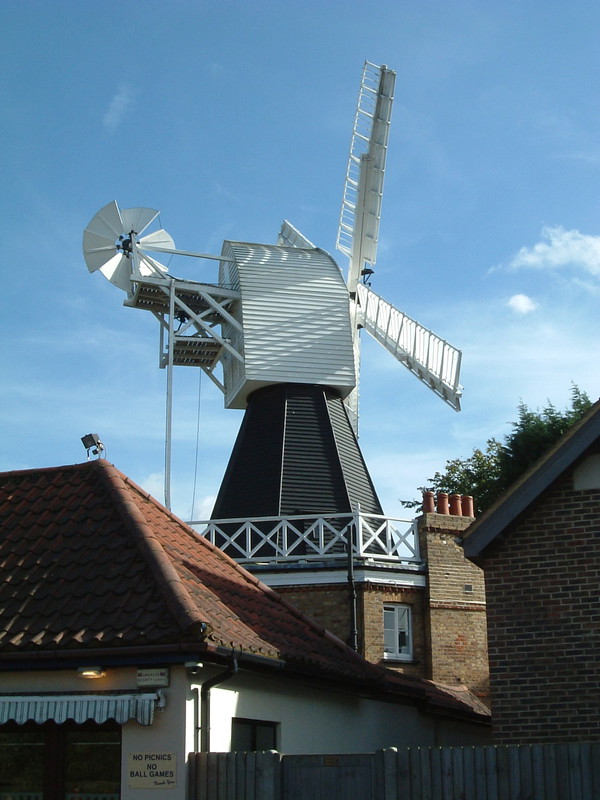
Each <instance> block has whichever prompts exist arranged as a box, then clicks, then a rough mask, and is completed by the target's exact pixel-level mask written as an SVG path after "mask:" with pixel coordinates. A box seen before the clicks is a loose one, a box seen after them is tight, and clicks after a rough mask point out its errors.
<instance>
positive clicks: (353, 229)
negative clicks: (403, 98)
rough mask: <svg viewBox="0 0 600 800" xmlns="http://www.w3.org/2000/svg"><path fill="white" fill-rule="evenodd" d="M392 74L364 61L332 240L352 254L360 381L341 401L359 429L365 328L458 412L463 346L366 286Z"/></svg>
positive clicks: (373, 256) (372, 256)
mask: <svg viewBox="0 0 600 800" xmlns="http://www.w3.org/2000/svg"><path fill="white" fill-rule="evenodd" d="M395 80H396V73H395V72H393V71H392V70H390V69H388V68H387V67H386V66H381V67H377V66H376V65H375V64H372V63H370V62H368V61H367V62H365V65H364V68H363V73H362V80H361V85H360V92H359V96H358V104H357V109H356V115H355V118H354V129H353V133H352V142H351V145H350V155H349V158H348V166H347V169H346V181H345V184H344V193H343V198H342V208H341V212H340V223H339V228H338V236H337V242H336V247H337V249H338V250H339V251H340V252H342V253H344V254H345V255H346V256H348V259H349V267H348V280H347V285H348V292H349V302H350V313H351V315H353V342H354V359H355V365H356V375H357V384H356V387H355V389H354V390H353V391H352V392H351V393H350V394H349V395H348V397H347V398H346V401H345V402H346V406H347V408H348V412H349V414H350V417H351V419H352V422H353V425H354V430H355V432H356V433H358V393H359V381H358V376H359V373H360V338H359V331H360V329H362V328H364V329H365V330H366V331H367V332H368V333H369V334H370V335H371V336H373V337H374V338H375V339H376V340H377V341H378V342H379V343H380V344H382V345H383V346H384V347H385V348H386V349H387V350H389V351H390V352H391V353H392V355H394V356H395V357H396V358H397V359H398V360H399V361H400V362H401V363H403V364H404V365H405V366H406V367H407V368H408V369H409V370H410V371H411V372H412V373H413V375H415V376H416V377H417V378H419V380H421V381H422V382H423V383H424V384H425V385H426V386H428V387H429V388H430V389H431V390H432V391H433V392H435V394H437V395H438V396H439V397H441V398H442V399H443V400H444V401H445V402H447V403H448V404H449V405H450V406H452V408H454V409H455V410H456V411H459V410H460V397H461V393H462V390H461V387H460V385H459V382H458V381H459V372H460V362H461V354H460V351H459V350H457V349H456V348H455V347H452V345H450V344H448V342H446V341H445V340H444V339H442V338H441V337H439V336H437V335H436V334H435V333H433V332H432V331H430V330H428V329H427V328H425V327H423V326H422V325H420V324H419V323H417V322H415V321H414V320H413V319H411V318H410V317H409V316H408V315H406V314H404V313H403V312H402V311H399V310H398V309H396V308H394V306H392V305H391V304H390V303H388V302H387V301H386V300H384V299H383V298H381V297H379V296H378V295H376V294H375V293H374V292H372V291H370V290H369V288H368V287H367V286H366V285H365V282H366V279H367V277H368V276H370V275H371V274H372V273H373V269H372V268H373V266H374V265H375V262H376V259H377V243H378V237H379V222H380V218H381V203H382V197H383V180H384V174H385V162H386V155H387V144H388V137H389V129H390V122H391V114H392V104H393V100H394V86H395ZM361 278H362V279H363V281H364V282H363V283H361Z"/></svg>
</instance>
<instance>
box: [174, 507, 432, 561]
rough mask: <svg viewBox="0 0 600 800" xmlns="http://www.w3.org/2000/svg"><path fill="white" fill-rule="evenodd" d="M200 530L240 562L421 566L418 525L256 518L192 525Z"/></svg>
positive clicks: (376, 518)
mask: <svg viewBox="0 0 600 800" xmlns="http://www.w3.org/2000/svg"><path fill="white" fill-rule="evenodd" d="M190 524H191V525H192V526H193V527H194V528H195V529H196V531H197V532H198V533H199V534H200V536H203V537H204V538H206V539H208V540H209V541H210V542H211V543H212V544H214V545H216V546H217V547H219V548H220V549H221V550H223V551H224V552H226V553H227V554H228V555H230V556H232V558H235V559H236V561H239V562H241V563H250V562H253V563H254V562H261V563H281V562H283V561H287V562H289V561H296V562H299V561H332V560H340V559H341V558H344V557H346V555H347V553H348V542H351V543H352V553H353V556H354V557H355V558H357V559H365V560H367V561H373V560H375V561H386V562H396V563H397V562H410V563H415V562H418V561H420V555H419V538H418V535H417V527H416V522H415V521H414V520H408V519H392V518H390V517H384V516H381V515H378V514H363V513H362V512H357V513H354V514H323V515H321V516H318V517H317V516H300V515H298V516H295V515H294V516H289V517H252V518H250V519H247V518H246V519H242V518H240V519H227V520H210V521H208V522H203V521H192V522H191V523H190Z"/></svg>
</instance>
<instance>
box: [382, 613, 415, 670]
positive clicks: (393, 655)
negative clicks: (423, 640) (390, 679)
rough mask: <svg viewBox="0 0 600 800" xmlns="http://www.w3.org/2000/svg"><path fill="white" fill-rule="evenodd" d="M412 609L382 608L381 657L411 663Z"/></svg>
mask: <svg viewBox="0 0 600 800" xmlns="http://www.w3.org/2000/svg"><path fill="white" fill-rule="evenodd" d="M411 617H412V609H411V607H410V606H396V605H394V606H384V607H383V657H384V658H387V659H390V660H396V661H411V660H412V657H413V652H412V624H411V623H412V619H411Z"/></svg>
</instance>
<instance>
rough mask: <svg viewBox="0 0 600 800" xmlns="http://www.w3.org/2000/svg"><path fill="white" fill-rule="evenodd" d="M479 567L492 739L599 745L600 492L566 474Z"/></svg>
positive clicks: (503, 742) (531, 508)
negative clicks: (481, 569)
mask: <svg viewBox="0 0 600 800" xmlns="http://www.w3.org/2000/svg"><path fill="white" fill-rule="evenodd" d="M483 566H484V569H485V574H486V588H487V609H488V627H489V641H490V670H491V681H492V694H493V698H494V703H493V713H494V738H495V741H497V742H498V743H499V744H513V743H524V744H526V743H534V742H559V741H560V742H571V741H591V740H595V741H598V740H600V605H599V600H598V596H599V581H600V574H599V573H600V490H599V489H592V490H590V489H587V490H582V491H575V490H574V489H573V484H572V479H571V474H570V473H569V474H567V475H566V476H565V477H563V478H562V479H560V480H559V481H557V482H556V483H555V484H554V485H553V486H552V487H550V489H549V490H548V491H547V492H546V493H545V494H544V495H541V496H540V498H539V499H538V500H537V502H536V503H535V504H533V505H532V506H531V507H530V508H529V509H528V511H527V513H526V514H524V515H523V516H522V517H521V518H520V519H519V520H517V521H516V522H515V523H514V524H513V526H511V527H510V528H508V529H507V530H506V532H505V535H504V536H503V537H502V540H501V541H499V542H498V541H497V542H496V543H495V544H494V545H493V546H491V547H490V548H488V550H487V551H486V553H485V559H484V561H483Z"/></svg>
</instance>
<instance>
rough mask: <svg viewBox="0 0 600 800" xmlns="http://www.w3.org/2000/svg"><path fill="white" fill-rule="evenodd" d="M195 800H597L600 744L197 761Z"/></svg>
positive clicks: (228, 756)
mask: <svg viewBox="0 0 600 800" xmlns="http://www.w3.org/2000/svg"><path fill="white" fill-rule="evenodd" d="M189 774H190V800H304V798H311V800H599V798H600V742H594V743H581V744H550V745H522V746H519V745H511V746H498V747H492V746H485V747H417V748H406V749H404V748H402V749H399V750H398V749H396V748H389V749H386V750H380V751H378V752H377V753H367V754H356V755H347V754H346V755H304V756H301V755H299V756H282V755H280V754H279V753H275V752H265V753H250V752H249V753H192V754H191V755H190V773H189Z"/></svg>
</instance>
